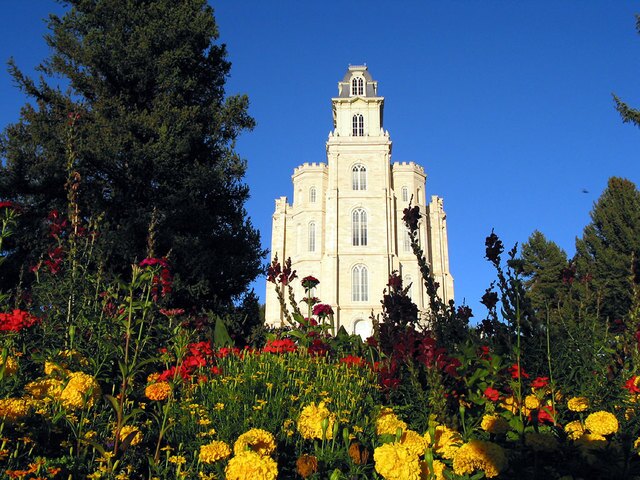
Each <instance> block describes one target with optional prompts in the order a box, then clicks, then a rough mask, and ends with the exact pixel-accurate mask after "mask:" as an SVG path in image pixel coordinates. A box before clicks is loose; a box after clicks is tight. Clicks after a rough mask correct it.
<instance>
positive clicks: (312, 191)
mask: <svg viewBox="0 0 640 480" xmlns="http://www.w3.org/2000/svg"><path fill="white" fill-rule="evenodd" d="M309 202H310V203H316V187H311V188H310V189H309Z"/></svg>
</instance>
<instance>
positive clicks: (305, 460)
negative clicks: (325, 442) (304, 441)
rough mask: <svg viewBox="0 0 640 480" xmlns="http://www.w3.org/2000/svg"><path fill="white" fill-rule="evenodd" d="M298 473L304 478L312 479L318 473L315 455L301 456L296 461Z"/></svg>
mask: <svg viewBox="0 0 640 480" xmlns="http://www.w3.org/2000/svg"><path fill="white" fill-rule="evenodd" d="M296 471H297V472H298V475H300V476H301V477H302V478H308V477H310V476H311V475H313V474H314V473H316V472H317V471H318V459H317V458H316V457H314V456H313V455H307V454H303V455H300V457H299V458H298V460H296Z"/></svg>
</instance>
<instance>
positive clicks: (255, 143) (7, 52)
mask: <svg viewBox="0 0 640 480" xmlns="http://www.w3.org/2000/svg"><path fill="white" fill-rule="evenodd" d="M211 3H212V5H213V6H214V8H215V13H216V18H217V21H218V24H219V28H220V41H221V42H224V43H226V44H227V47H228V51H229V60H230V61H231V62H232V64H233V66H232V70H231V77H230V78H229V81H228V83H227V87H228V88H227V90H228V92H229V93H247V94H248V95H249V97H250V100H251V108H250V112H251V114H252V115H253V116H254V117H255V119H256V120H257V123H258V126H257V127H256V129H255V130H254V131H253V132H248V133H245V134H244V135H243V136H242V137H241V138H240V140H239V142H238V145H237V150H238V151H239V152H240V154H241V155H242V156H243V157H245V158H246V159H247V160H248V165H249V168H248V173H247V177H246V181H247V183H248V184H249V186H250V188H251V195H252V196H251V199H250V201H249V202H248V204H247V210H248V212H249V215H250V216H251V218H252V220H253V222H254V224H255V226H256V227H258V228H259V229H260V231H261V232H262V239H263V244H264V246H265V247H269V245H270V238H271V215H272V213H273V209H274V200H275V199H276V198H277V197H280V196H282V195H286V196H288V197H289V198H291V178H290V175H291V173H292V172H293V169H294V167H296V166H297V165H299V164H301V163H303V162H318V161H325V141H326V139H327V134H328V132H329V130H331V128H332V117H331V101H330V99H331V97H332V96H334V95H336V92H337V82H338V80H340V79H341V78H342V76H343V75H344V73H345V71H346V68H347V66H348V65H349V64H350V63H351V64H360V63H366V64H367V65H368V66H369V70H370V72H371V73H372V75H373V76H374V78H375V79H376V80H377V81H378V82H379V92H380V94H381V95H383V96H384V97H385V98H386V104H385V128H386V129H387V130H389V132H390V135H391V139H392V141H393V160H394V161H415V162H417V163H420V164H422V165H423V166H424V167H425V169H426V172H427V175H428V178H427V195H432V194H435V195H439V196H442V197H444V203H445V210H446V212H447V222H448V227H449V253H450V258H451V270H452V273H453V275H454V278H455V289H456V300H457V301H458V302H461V301H462V300H463V299H465V300H466V302H467V303H468V304H469V305H470V306H471V307H472V308H473V309H474V311H475V313H476V320H478V319H480V318H482V316H483V314H484V310H483V308H482V307H480V306H479V303H478V301H479V298H480V297H481V296H482V294H483V293H484V290H485V288H486V287H487V286H488V284H489V282H490V281H491V280H492V279H493V278H494V275H493V272H492V271H491V268H490V267H489V265H488V263H487V262H486V260H484V258H483V256H484V239H485V237H486V236H487V235H488V234H489V233H490V232H491V229H492V228H493V229H495V231H496V233H498V234H499V235H500V236H501V237H502V239H503V240H504V242H505V244H506V245H507V247H510V246H512V245H513V244H514V243H515V242H520V243H522V242H524V241H526V239H527V238H528V237H529V235H530V234H531V233H532V232H533V230H535V229H538V230H540V231H542V232H543V233H544V234H545V235H546V236H547V237H548V238H549V239H551V240H554V241H555V242H557V243H558V244H559V245H560V246H561V247H562V248H564V249H565V250H566V251H567V253H568V254H569V255H573V253H574V242H575V237H576V236H579V235H581V233H582V229H583V228H584V226H585V225H586V224H587V223H588V222H589V212H590V210H591V208H592V206H593V203H594V201H596V200H597V198H598V196H599V195H600V193H601V192H602V190H603V189H604V187H605V186H606V182H607V179H608V178H609V177H610V176H614V175H615V176H621V177H626V178H628V179H630V180H632V181H633V182H635V183H636V185H640V129H639V128H637V127H635V126H633V125H629V124H623V123H622V122H621V120H620V117H619V115H618V113H617V112H616V111H615V109H614V106H613V101H612V99H611V93H612V92H615V93H617V94H618V95H619V96H620V97H622V98H623V99H624V100H625V101H627V102H628V103H630V104H631V105H632V106H635V107H638V108H640V35H638V34H637V32H636V30H635V18H634V13H640V1H624V2H622V1H620V2H610V1H604V0H593V1H589V2H584V1H578V0H574V1H569V0H567V1H562V2H558V1H556V0H553V1H551V0H550V1H546V0H545V1H536V2H506V1H502V0H500V1H499V0H487V1H483V2H478V1H461V0H451V1H439V2H435V1H402V2H389V1H377V0H376V1H366V2H365V1H360V0H354V1H349V2H336V1H333V0H331V1H324V2H304V1H303V2H301V1H299V0H297V1H292V0H279V1H273V2H265V1H259V0H250V1H247V0H245V1H235V0H233V1H232V0H224V1H220V2H211ZM62 10H63V8H62V7H61V6H60V5H59V4H57V3H55V2H53V1H49V0H32V1H29V2H7V3H3V5H2V15H1V16H0V32H2V42H0V60H1V61H2V62H4V61H6V60H7V59H8V58H9V57H10V56H13V57H14V58H15V60H16V62H17V64H18V65H19V66H20V67H21V68H23V69H24V70H25V71H27V72H29V71H30V70H31V68H32V67H33V66H34V65H35V64H37V63H38V61H39V60H41V59H43V58H45V57H46V56H47V53H48V52H47V47H46V45H45V42H44V40H43V39H42V35H43V33H45V31H46V30H45V26H44V23H43V22H42V19H43V18H45V17H46V15H47V13H48V12H49V11H57V12H61V11H62ZM23 103H24V98H23V97H22V96H21V95H20V93H19V92H18V91H17V90H16V89H15V87H14V86H13V84H12V81H11V79H10V77H9V75H8V74H7V72H6V69H2V70H0V127H4V126H5V125H7V124H8V123H11V122H14V121H16V120H17V119H18V115H19V108H20V105H21V104H23ZM583 190H587V191H588V193H584V192H583ZM300 273H302V274H303V275H304V272H300ZM320 280H322V279H320ZM255 289H256V292H257V293H258V294H259V295H260V296H261V297H262V298H263V297H264V292H265V285H264V280H260V281H259V282H257V283H256V285H255Z"/></svg>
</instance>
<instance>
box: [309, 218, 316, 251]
mask: <svg viewBox="0 0 640 480" xmlns="http://www.w3.org/2000/svg"><path fill="white" fill-rule="evenodd" d="M309 251H310V252H315V251H316V222H311V223H309Z"/></svg>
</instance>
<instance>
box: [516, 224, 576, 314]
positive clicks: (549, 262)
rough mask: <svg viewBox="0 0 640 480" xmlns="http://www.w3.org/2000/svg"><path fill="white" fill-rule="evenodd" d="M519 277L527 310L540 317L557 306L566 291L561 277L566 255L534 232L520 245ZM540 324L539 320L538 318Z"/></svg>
mask: <svg viewBox="0 0 640 480" xmlns="http://www.w3.org/2000/svg"><path fill="white" fill-rule="evenodd" d="M522 260H523V275H524V276H525V277H526V278H527V280H526V281H525V286H526V287H527V295H528V296H529V298H530V300H531V306H532V307H533V309H534V311H535V312H536V314H537V315H538V316H539V317H540V316H541V315H545V312H546V311H551V310H552V309H554V308H556V307H557V306H558V303H559V302H560V299H561V295H562V293H563V292H565V291H566V285H564V284H563V282H562V273H563V271H564V269H565V268H566V267H567V254H566V253H565V251H564V250H562V249H561V248H560V247H559V246H558V245H557V244H556V243H555V242H552V241H549V240H547V238H546V237H545V236H544V234H542V233H541V232H539V231H538V230H536V231H534V232H533V233H532V234H531V236H530V237H529V239H528V240H527V241H526V243H524V244H523V245H522ZM540 319H541V320H543V318H542V317H541V318H540Z"/></svg>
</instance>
